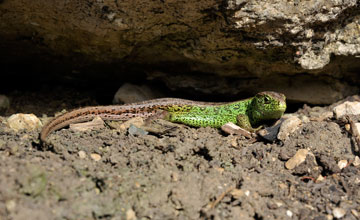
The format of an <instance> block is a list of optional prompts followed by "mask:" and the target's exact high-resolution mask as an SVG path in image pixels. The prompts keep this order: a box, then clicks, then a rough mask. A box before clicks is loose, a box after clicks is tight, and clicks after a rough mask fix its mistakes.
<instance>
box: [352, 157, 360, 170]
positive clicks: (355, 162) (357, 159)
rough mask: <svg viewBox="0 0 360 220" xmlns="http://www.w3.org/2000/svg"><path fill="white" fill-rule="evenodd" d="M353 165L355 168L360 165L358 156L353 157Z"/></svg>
mask: <svg viewBox="0 0 360 220" xmlns="http://www.w3.org/2000/svg"><path fill="white" fill-rule="evenodd" d="M353 165H354V166H355V167H357V166H359V165H360V158H359V156H355V159H354V161H353Z"/></svg>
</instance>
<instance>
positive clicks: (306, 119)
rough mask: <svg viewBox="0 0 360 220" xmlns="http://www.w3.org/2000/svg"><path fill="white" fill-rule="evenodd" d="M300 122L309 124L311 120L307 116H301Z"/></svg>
mask: <svg viewBox="0 0 360 220" xmlns="http://www.w3.org/2000/svg"><path fill="white" fill-rule="evenodd" d="M300 120H301V121H302V122H303V123H309V122H310V118H309V117H307V116H306V115H301V116H300Z"/></svg>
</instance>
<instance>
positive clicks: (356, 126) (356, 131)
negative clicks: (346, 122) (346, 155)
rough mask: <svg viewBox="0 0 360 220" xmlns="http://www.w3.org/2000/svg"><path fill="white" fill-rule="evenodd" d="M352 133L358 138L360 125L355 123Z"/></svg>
mask: <svg viewBox="0 0 360 220" xmlns="http://www.w3.org/2000/svg"><path fill="white" fill-rule="evenodd" d="M350 128H351V127H350ZM349 130H350V129H349ZM353 131H354V132H355V134H353V135H354V136H360V134H359V132H360V123H355V129H353Z"/></svg>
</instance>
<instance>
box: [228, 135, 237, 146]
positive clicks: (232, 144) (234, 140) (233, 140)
mask: <svg viewBox="0 0 360 220" xmlns="http://www.w3.org/2000/svg"><path fill="white" fill-rule="evenodd" d="M230 144H231V146H232V147H235V148H236V147H238V143H237V138H236V137H235V138H233V139H231V142H230Z"/></svg>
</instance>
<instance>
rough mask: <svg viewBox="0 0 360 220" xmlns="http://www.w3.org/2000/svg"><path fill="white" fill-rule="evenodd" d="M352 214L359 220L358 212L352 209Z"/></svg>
mask: <svg viewBox="0 0 360 220" xmlns="http://www.w3.org/2000/svg"><path fill="white" fill-rule="evenodd" d="M351 213H352V214H353V215H354V216H355V217H356V218H359V216H360V215H359V212H358V211H356V210H355V209H351Z"/></svg>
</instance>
